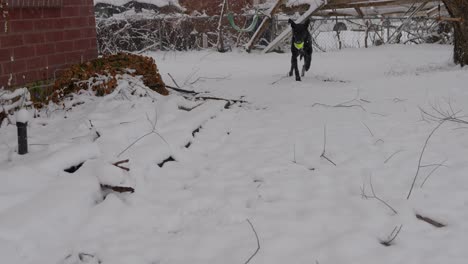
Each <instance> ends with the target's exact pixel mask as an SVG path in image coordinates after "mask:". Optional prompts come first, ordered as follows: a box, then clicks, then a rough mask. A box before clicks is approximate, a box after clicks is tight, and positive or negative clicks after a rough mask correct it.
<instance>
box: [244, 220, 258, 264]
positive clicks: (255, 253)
mask: <svg viewBox="0 0 468 264" xmlns="http://www.w3.org/2000/svg"><path fill="white" fill-rule="evenodd" d="M247 223H249V225H250V227H251V228H252V231H253V232H254V234H255V238H256V239H257V249H256V250H255V252H254V253H253V254H252V256H250V258H249V259H248V260H247V261H246V262H245V263H244V264H247V263H249V262H250V261H251V260H252V259H253V257H255V255H257V253H258V251H260V240H259V239H258V234H257V231H255V227H254V226H253V224H252V222H250V220H249V219H247Z"/></svg>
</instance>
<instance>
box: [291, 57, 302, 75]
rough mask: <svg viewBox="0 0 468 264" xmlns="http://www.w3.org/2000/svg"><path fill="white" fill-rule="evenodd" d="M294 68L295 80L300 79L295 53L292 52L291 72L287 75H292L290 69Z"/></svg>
mask: <svg viewBox="0 0 468 264" xmlns="http://www.w3.org/2000/svg"><path fill="white" fill-rule="evenodd" d="M293 70H294V74H295V75H296V81H301V76H300V75H299V68H298V66H297V54H293V55H292V57H291V72H290V73H289V76H292V71H293Z"/></svg>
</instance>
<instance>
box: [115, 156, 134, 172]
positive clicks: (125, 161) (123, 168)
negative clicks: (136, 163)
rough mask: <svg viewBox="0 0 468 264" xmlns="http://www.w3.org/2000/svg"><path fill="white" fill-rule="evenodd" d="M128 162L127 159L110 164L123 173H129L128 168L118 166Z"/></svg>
mask: <svg viewBox="0 0 468 264" xmlns="http://www.w3.org/2000/svg"><path fill="white" fill-rule="evenodd" d="M129 161H130V160H129V159H126V160H121V161H117V162H114V163H112V165H114V166H116V167H117V168H119V169H122V170H125V171H130V169H129V168H127V167H124V166H121V165H120V164H123V163H128V162H129Z"/></svg>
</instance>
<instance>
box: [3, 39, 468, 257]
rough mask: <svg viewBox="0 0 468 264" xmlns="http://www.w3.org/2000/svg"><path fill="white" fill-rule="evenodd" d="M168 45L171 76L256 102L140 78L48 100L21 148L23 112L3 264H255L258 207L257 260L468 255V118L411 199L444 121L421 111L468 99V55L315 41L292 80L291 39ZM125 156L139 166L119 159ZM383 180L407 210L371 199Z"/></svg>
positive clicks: (444, 137) (449, 131)
mask: <svg viewBox="0 0 468 264" xmlns="http://www.w3.org/2000/svg"><path fill="white" fill-rule="evenodd" d="M151 56H153V57H155V59H156V61H157V63H158V66H159V69H160V71H161V73H162V75H163V77H164V79H165V81H166V82H167V84H170V85H174V84H172V82H171V80H170V78H168V75H167V73H171V74H172V75H173V76H174V78H175V79H176V81H177V82H178V84H179V85H180V86H184V88H185V89H194V90H196V91H199V92H208V95H210V96H218V97H224V98H232V99H239V98H241V97H242V98H243V99H244V100H246V101H248V103H245V104H235V105H233V106H231V107H230V108H229V109H225V108H224V106H225V102H223V101H207V102H205V103H203V104H201V105H198V104H199V103H200V102H193V101H190V100H186V99H183V98H182V97H181V96H180V95H177V94H175V93H174V94H172V95H170V96H168V97H162V96H158V95H156V94H153V93H150V94H148V91H147V90H146V89H144V88H142V87H141V86H142V83H141V82H140V81H138V80H135V79H129V81H125V82H122V83H121V84H120V86H119V87H120V88H119V90H118V91H117V92H116V93H114V94H112V95H109V96H107V97H104V98H91V97H87V96H85V95H83V96H80V97H79V101H80V102H84V104H79V103H78V101H75V102H74V103H75V104H76V106H75V107H74V108H72V110H69V111H63V110H55V111H52V110H51V111H48V112H44V111H43V112H41V116H40V117H38V118H35V119H32V120H31V121H30V122H29V131H28V133H29V143H30V154H28V155H25V156H18V155H17V154H16V153H15V152H14V150H15V148H16V147H15V145H16V143H15V142H16V128H15V127H14V126H11V125H10V126H7V127H2V128H1V129H0V139H1V142H0V182H1V184H0V256H1V262H2V263H9V264H51V263H65V264H78V263H103V264H106V263H109V264H128V263H135V264H136V263H138V264H140V263H142V264H143V263H145V264H146V263H147V264H156V263H157V264H169V263H170V264H187V263H191V264H206V263H223V264H229V263H233V264H238V263H245V262H246V261H247V259H248V258H249V257H250V256H251V255H252V254H253V253H254V252H255V250H256V248H257V241H256V237H255V234H254V232H253V230H252V228H251V227H250V225H249V223H248V222H247V221H246V220H247V219H249V221H250V222H251V223H252V225H253V226H254V228H255V231H256V232H257V234H258V237H259V242H260V246H261V248H260V250H259V252H258V253H257V254H256V255H255V256H254V257H253V259H252V260H251V261H250V263H281V264H284V263H294V264H300V263H304V264H305V263H307V264H310V263H321V264H324V263H334V264H335V263H359V264H363V263H369V264H374V263H389V264H390V263H391V264H394V263H424V264H430V263H433V264H440V263H450V264H456V263H466V259H467V258H468V252H467V251H466V249H465V245H466V244H467V242H468V238H467V236H466V234H467V232H468V222H467V221H466V219H467V218H468V192H467V190H468V178H467V177H466V174H467V171H468V162H467V151H468V143H467V142H468V130H467V129H466V128H467V127H468V126H466V125H463V124H459V123H454V122H451V121H446V122H444V123H443V124H442V125H441V126H440V127H439V128H438V129H437V130H436V131H435V132H434V134H433V135H432V137H431V138H430V140H429V141H428V143H427V147H426V149H425V151H424V155H423V156H422V159H421V168H420V170H419V175H418V178H417V180H416V184H415V188H414V190H413V193H412V195H411V197H410V199H409V200H407V199H406V197H407V195H408V192H409V189H410V186H411V183H412V180H413V178H414V176H415V174H416V171H417V169H418V161H419V158H420V154H421V151H422V149H423V146H424V144H425V141H426V139H427V138H428V136H429V134H430V133H431V131H432V130H433V129H434V128H435V127H436V126H437V125H438V122H436V121H431V120H429V119H428V118H427V117H425V118H423V117H424V116H423V115H422V114H421V109H423V110H426V111H428V112H429V113H434V114H436V115H438V113H437V112H436V110H435V109H433V108H436V109H440V110H441V111H448V112H452V111H453V112H457V113H458V116H460V117H462V116H463V115H464V113H467V112H468V89H467V83H468V69H460V68H459V67H457V66H454V65H452V64H451V63H450V60H451V47H449V46H438V45H432V46H429V45H428V46H385V47H378V48H371V49H345V50H342V51H340V52H329V53H319V54H314V57H313V62H312V68H311V71H310V72H309V73H307V75H306V77H305V78H303V82H295V81H294V80H293V78H289V77H288V78H285V75H286V72H287V71H288V70H289V65H290V64H289V61H290V58H289V54H266V55H261V54H245V53H243V52H232V53H225V54H219V53H215V52H206V51H204V52H192V53H173V52H167V53H163V52H159V53H152V54H151ZM133 90H136V94H135V95H132V94H131V93H130V92H131V91H133ZM119 91H120V92H119ZM138 94H141V95H146V96H143V97H140V96H138ZM326 105H329V106H337V105H338V106H342V107H329V106H326ZM195 106H197V107H195ZM193 107H195V108H194V109H193V110H191V111H186V110H183V109H188V108H193ZM420 108H421V109H420ZM452 109H453V110H452ZM458 111H461V112H458ZM462 119H463V117H462ZM194 131H195V132H197V133H193V132H194ZM324 131H325V134H326V145H325V153H324V157H326V158H328V159H329V160H330V161H328V160H327V159H325V158H321V154H322V152H323V149H324ZM144 135H147V136H145V137H143V138H142V136H144ZM138 139H140V140H139V141H138V142H137V143H136V144H133V145H132V143H133V142H135V141H136V140H138ZM128 147H130V148H128ZM168 157H172V158H173V159H175V160H176V161H173V162H167V163H165V164H164V166H163V167H159V166H158V164H161V163H162V162H163V161H164V160H166V159H167V158H168ZM125 159H129V160H130V161H129V163H126V164H122V166H124V167H128V168H129V169H130V171H129V172H127V171H125V170H122V169H119V168H117V167H115V166H113V165H112V163H114V162H116V161H120V160H125ZM82 162H84V164H83V166H82V167H81V168H79V169H78V170H77V171H76V172H75V173H67V172H64V171H63V170H64V169H67V168H69V167H71V166H73V165H78V164H80V163H82ZM332 162H333V163H335V164H336V166H335V165H333V164H332ZM441 163H443V165H442V166H439V167H438V166H437V165H434V164H441ZM435 168H437V170H435V171H434V172H433V174H432V175H431V176H430V178H428V180H427V181H426V182H425V184H424V186H423V187H422V188H421V184H422V183H423V181H424V180H425V178H426V177H427V175H428V174H429V173H430V172H431V171H432V170H433V169H435ZM371 179H372V187H373V190H374V191H375V195H376V196H377V197H378V198H380V199H382V201H384V202H386V203H388V205H389V206H391V207H392V208H393V209H394V210H396V211H397V214H395V213H394V212H393V211H392V210H391V209H390V208H389V207H387V206H386V205H385V204H384V203H383V202H380V201H379V200H378V199H372V198H369V199H365V198H363V195H362V189H363V191H364V193H365V194H366V195H368V196H372V189H371V185H370V182H371V181H370V180H371ZM100 184H102V185H119V186H127V187H132V188H134V189H135V192H134V193H131V194H115V193H110V194H107V193H103V192H102V191H101V188H100ZM105 194H107V196H105V199H103V196H104V195H105ZM415 214H421V215H422V216H425V217H429V218H432V219H434V220H437V221H439V222H441V223H443V224H445V225H446V227H443V228H436V227H434V226H432V225H430V224H428V223H426V222H423V221H421V220H418V219H417V218H416V217H415ZM400 226H401V231H400V232H399V234H398V236H397V237H396V238H395V239H394V240H393V242H392V245H391V246H389V247H386V246H383V245H382V244H381V243H380V241H382V240H386V239H388V237H389V236H390V235H391V233H392V231H393V230H394V229H395V228H396V227H400Z"/></svg>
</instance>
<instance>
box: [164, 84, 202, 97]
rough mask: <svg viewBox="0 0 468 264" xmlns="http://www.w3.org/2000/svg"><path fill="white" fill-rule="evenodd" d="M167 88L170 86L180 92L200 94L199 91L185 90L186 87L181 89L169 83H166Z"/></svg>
mask: <svg viewBox="0 0 468 264" xmlns="http://www.w3.org/2000/svg"><path fill="white" fill-rule="evenodd" d="M166 88H169V89H171V90H174V91H176V92H180V93H188V94H194V95H197V94H199V93H198V92H195V91H191V90H185V89H181V88H176V87H173V86H169V85H166Z"/></svg>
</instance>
